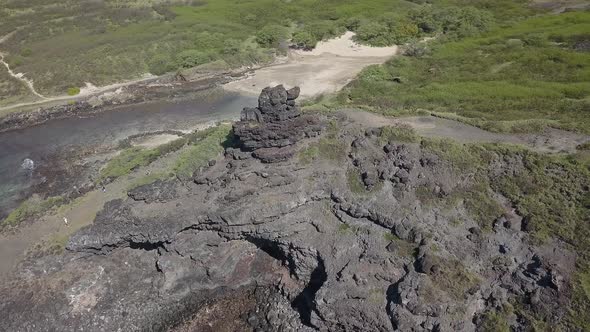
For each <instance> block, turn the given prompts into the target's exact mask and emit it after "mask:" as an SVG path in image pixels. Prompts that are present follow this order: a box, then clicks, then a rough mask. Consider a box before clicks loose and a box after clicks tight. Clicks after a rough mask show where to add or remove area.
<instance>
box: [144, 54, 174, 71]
mask: <svg viewBox="0 0 590 332" xmlns="http://www.w3.org/2000/svg"><path fill="white" fill-rule="evenodd" d="M148 69H149V71H150V73H152V74H154V75H163V74H166V73H167V72H170V71H173V70H174V69H175V65H174V62H173V61H172V59H171V58H170V56H167V55H163V54H158V55H156V56H154V57H153V58H151V59H150V60H149V61H148Z"/></svg>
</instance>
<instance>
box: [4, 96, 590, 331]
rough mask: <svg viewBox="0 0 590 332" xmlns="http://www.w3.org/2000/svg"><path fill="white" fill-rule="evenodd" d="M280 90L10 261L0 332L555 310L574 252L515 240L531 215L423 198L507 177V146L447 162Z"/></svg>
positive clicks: (272, 324)
mask: <svg viewBox="0 0 590 332" xmlns="http://www.w3.org/2000/svg"><path fill="white" fill-rule="evenodd" d="M296 94H297V93H296V90H290V91H287V90H285V89H284V88H283V87H275V88H268V89H265V90H263V92H262V94H261V96H260V98H259V104H258V107H256V108H246V109H244V110H243V112H242V119H241V121H239V122H237V123H236V124H235V125H234V135H235V136H236V139H235V140H234V141H233V142H232V143H233V144H231V146H228V148H227V149H226V152H225V155H224V156H220V157H218V158H216V159H214V160H211V161H210V162H209V163H208V166H206V167H202V168H200V169H199V170H196V173H195V175H194V178H192V179H188V180H181V179H171V180H167V181H157V182H155V183H153V184H149V185H144V186H141V187H138V188H135V189H133V190H131V191H130V192H129V197H128V198H127V199H125V200H114V201H111V202H110V203H108V204H107V205H106V206H105V207H104V209H103V210H102V211H101V212H100V213H99V214H98V216H97V217H96V219H95V221H94V224H93V225H91V226H88V227H85V228H83V229H81V230H80V231H78V232H77V233H76V234H75V235H74V236H72V237H71V238H70V239H69V241H68V243H67V246H66V249H67V250H66V251H65V252H64V253H63V254H57V255H56V254H47V255H45V256H42V257H36V258H35V259H30V260H27V261H25V262H24V263H22V264H21V266H20V267H19V269H18V270H17V271H16V272H15V274H14V276H13V278H12V280H11V281H9V282H7V283H5V284H3V285H1V286H0V295H2V297H3V299H4V301H3V302H2V303H1V304H0V315H1V316H2V317H6V319H3V320H2V321H0V329H2V330H7V331H53V330H85V331H105V330H107V331H116V330H124V331H195V330H199V331H236V330H240V331H242V330H244V331H248V330H250V331H314V330H320V331H328V330H329V331H359V330H363V331H391V330H396V331H474V330H485V326H486V324H490V323H489V319H491V318H490V317H497V315H502V321H501V323H502V324H506V326H509V327H511V328H512V329H514V330H518V331H524V330H527V329H529V328H531V327H532V326H534V324H535V321H534V320H532V318H531V317H533V316H526V315H524V314H523V313H531V315H533V314H534V315H537V316H541V317H544V319H545V323H546V324H550V325H549V326H552V325H553V324H560V323H561V322H562V321H563V320H564V319H565V317H566V316H567V314H568V309H567V308H568V305H569V304H570V303H571V301H572V297H571V294H572V278H573V275H574V270H575V262H576V260H577V259H578V256H577V255H578V254H577V253H576V252H575V251H573V250H571V248H570V247H568V246H567V245H566V244H564V243H562V242H561V241H559V240H553V241H549V242H546V243H543V244H537V243H535V242H534V241H531V240H530V237H531V236H532V235H531V232H532V228H531V227H530V225H531V221H530V220H531V219H530V217H529V216H527V215H521V214H520V212H519V211H515V209H514V208H512V206H511V205H510V204H509V203H507V202H506V201H505V198H502V197H500V196H499V195H496V196H493V197H492V198H490V199H493V200H494V204H495V205H494V206H497V207H498V208H497V209H489V210H491V212H489V213H488V214H486V215H483V216H482V215H481V214H473V213H472V212H470V210H469V207H468V205H467V204H466V203H461V204H457V205H453V206H451V207H447V208H442V207H440V206H439V205H437V204H435V203H432V202H436V201H440V200H444V199H447V198H448V199H451V198H452V197H453V196H454V195H458V194H461V193H465V192H470V190H472V188H473V187H474V186H476V185H478V184H480V183H481V181H482V179H483V178H482V177H485V178H489V181H499V180H500V179H511V178H513V177H519V176H521V175H522V174H523V173H524V172H526V168H525V166H523V163H524V162H525V161H524V157H523V156H522V155H519V154H514V155H511V156H510V157H506V156H504V155H503V154H501V153H500V152H494V150H491V151H490V153H489V154H488V155H486V156H487V157H486V158H488V159H489V160H488V162H486V164H485V165H483V166H481V167H482V168H477V167H476V168H473V169H470V168H468V167H467V166H462V167H463V168H461V169H458V168H457V165H456V164H455V162H453V161H452V160H449V159H446V158H445V157H444V156H445V154H444V153H441V154H437V153H434V152H432V151H431V150H428V149H427V148H425V146H424V145H423V144H420V143H417V142H415V141H411V140H407V139H405V140H404V139H400V138H399V137H398V136H395V135H389V134H388V133H389V132H388V131H387V129H382V128H366V127H362V126H359V125H358V124H355V123H352V122H350V121H349V120H348V119H347V118H346V117H343V116H340V115H337V114H336V115H329V116H325V115H324V116H322V115H317V114H300V113H299V112H298V111H297V108H296V105H295V102H294V101H295V99H296V97H295V96H296ZM307 117H309V118H307ZM328 124H329V125H328ZM267 149H271V150H270V152H271V153H268V154H267V153H266V152H268V151H269V150H267ZM283 149H288V151H287V152H288V153H285V150H283ZM260 150H262V151H260ZM269 156H270V158H267V157H269ZM476 172H477V174H476ZM476 175H477V176H476ZM478 177H480V178H478ZM580 186H581V187H580V188H582V189H579V190H581V191H583V190H587V189H583V188H584V187H583V185H582V184H581V185H580ZM576 188H577V187H576ZM586 188H587V187H586ZM576 190H578V189H576ZM486 197H487V196H486ZM465 200H467V198H465ZM479 200H481V199H479ZM429 202H430V203H429ZM451 202H453V201H452V200H451ZM490 204H491V203H490ZM517 305H518V310H519V311H517V310H516V309H514V308H515V306H517ZM509 308H512V309H510V310H509ZM494 315H496V316H494ZM495 322H496V323H498V322H497V321H495Z"/></svg>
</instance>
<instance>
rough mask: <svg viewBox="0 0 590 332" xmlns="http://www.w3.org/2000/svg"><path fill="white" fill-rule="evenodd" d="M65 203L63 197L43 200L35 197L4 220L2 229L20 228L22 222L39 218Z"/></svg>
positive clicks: (0, 226) (22, 204)
mask: <svg viewBox="0 0 590 332" xmlns="http://www.w3.org/2000/svg"><path fill="white" fill-rule="evenodd" d="M65 202H66V199H65V198H63V197H61V196H54V197H47V198H45V199H43V198H41V197H39V196H37V195H33V196H32V197H31V198H29V199H27V200H26V201H24V202H22V203H21V204H20V205H19V207H17V208H16V209H14V210H13V211H12V212H11V213H10V214H9V215H8V216H7V217H6V218H4V220H2V222H1V223H0V229H3V228H6V227H15V226H18V225H19V224H20V223H21V222H23V221H26V220H29V219H31V218H35V217H39V216H41V215H43V214H45V213H46V212H48V211H50V210H52V209H54V208H56V207H58V206H60V205H62V204H64V203H65Z"/></svg>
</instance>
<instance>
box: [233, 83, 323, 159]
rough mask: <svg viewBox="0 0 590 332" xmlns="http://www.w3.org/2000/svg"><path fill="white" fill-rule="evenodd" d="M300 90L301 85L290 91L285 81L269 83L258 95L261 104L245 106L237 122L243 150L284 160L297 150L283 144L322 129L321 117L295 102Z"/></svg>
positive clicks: (314, 133) (235, 132)
mask: <svg viewBox="0 0 590 332" xmlns="http://www.w3.org/2000/svg"><path fill="white" fill-rule="evenodd" d="M299 92H300V90H299V88H293V89H290V90H288V91H287V90H286V89H285V88H284V87H283V86H282V85H278V86H276V87H274V88H271V87H267V88H264V89H263V90H262V92H261V93H260V96H259V97H258V107H256V108H252V107H246V108H244V110H243V111H242V114H241V117H240V118H241V120H240V121H238V122H236V123H235V124H234V126H233V130H234V134H235V135H236V137H237V138H238V139H239V146H240V148H241V149H242V151H250V152H254V153H253V155H254V156H255V157H256V158H259V159H261V160H262V161H264V162H268V163H272V162H279V161H284V160H286V159H288V158H290V157H291V156H292V155H293V154H294V153H295V150H294V149H283V148H285V147H289V146H292V145H294V144H295V143H297V142H298V141H300V140H301V139H303V138H306V137H313V136H316V135H318V134H319V133H320V132H321V129H322V125H321V122H320V120H319V118H318V117H317V116H314V115H303V114H301V109H300V108H299V107H298V106H297V105H295V102H294V100H295V99H296V98H297V97H299ZM257 150H261V151H257ZM234 156H235V154H234Z"/></svg>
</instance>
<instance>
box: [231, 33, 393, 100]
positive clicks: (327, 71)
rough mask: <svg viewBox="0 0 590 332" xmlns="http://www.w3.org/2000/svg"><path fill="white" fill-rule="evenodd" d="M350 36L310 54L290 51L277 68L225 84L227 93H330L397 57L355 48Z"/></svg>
mask: <svg viewBox="0 0 590 332" xmlns="http://www.w3.org/2000/svg"><path fill="white" fill-rule="evenodd" d="M353 36H354V33H353V32H347V33H345V34H344V35H343V36H341V37H338V38H335V39H331V40H328V41H325V42H320V43H318V45H317V47H316V48H315V49H314V50H312V51H292V52H291V54H290V55H289V59H288V60H287V61H286V62H285V63H283V64H279V65H275V66H270V67H266V68H262V69H259V70H256V71H255V72H254V74H253V75H251V76H249V77H247V78H245V79H242V80H238V81H234V82H230V83H228V84H226V85H225V86H224V87H225V89H227V90H230V91H237V92H241V93H247V94H252V95H258V94H259V93H260V90H261V89H262V88H264V87H266V86H274V85H278V84H283V85H285V86H286V87H288V88H290V87H293V86H299V87H301V96H302V97H313V96H316V95H320V94H325V93H333V92H336V91H338V90H340V89H341V88H342V87H344V86H345V85H346V84H348V83H349V82H350V81H351V80H352V79H353V78H354V77H355V76H357V75H358V73H359V72H360V71H361V70H362V69H363V68H365V67H366V66H369V65H373V64H380V63H383V62H385V61H387V60H388V59H389V58H390V57H392V56H394V55H396V54H397V51H398V47H397V46H392V47H370V46H364V45H358V44H356V43H355V42H354V41H353V40H352V37H353Z"/></svg>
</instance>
